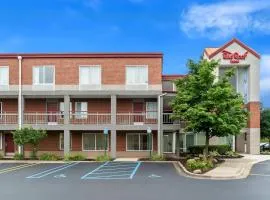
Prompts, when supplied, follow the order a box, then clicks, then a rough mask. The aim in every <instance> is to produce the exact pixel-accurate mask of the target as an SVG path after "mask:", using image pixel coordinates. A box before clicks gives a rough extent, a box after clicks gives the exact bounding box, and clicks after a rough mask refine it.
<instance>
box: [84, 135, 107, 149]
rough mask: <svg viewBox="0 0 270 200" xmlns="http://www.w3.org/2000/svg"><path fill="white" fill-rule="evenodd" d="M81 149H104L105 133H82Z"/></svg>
mask: <svg viewBox="0 0 270 200" xmlns="http://www.w3.org/2000/svg"><path fill="white" fill-rule="evenodd" d="M108 142H109V139H107V143H108ZM107 148H108V145H107ZM83 150H85V151H99V150H105V135H104V134H103V133H84V134H83Z"/></svg>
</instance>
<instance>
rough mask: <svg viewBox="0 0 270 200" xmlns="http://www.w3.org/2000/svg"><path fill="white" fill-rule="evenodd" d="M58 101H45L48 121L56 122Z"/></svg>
mask: <svg viewBox="0 0 270 200" xmlns="http://www.w3.org/2000/svg"><path fill="white" fill-rule="evenodd" d="M58 112H59V109H58V102H47V114H48V122H49V123H50V122H57V117H58Z"/></svg>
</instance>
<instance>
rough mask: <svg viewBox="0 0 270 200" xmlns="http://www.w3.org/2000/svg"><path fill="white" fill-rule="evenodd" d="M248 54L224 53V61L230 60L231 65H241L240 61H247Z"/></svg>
mask: <svg viewBox="0 0 270 200" xmlns="http://www.w3.org/2000/svg"><path fill="white" fill-rule="evenodd" d="M247 54H248V52H247V51H246V53H244V54H239V53H237V52H234V53H231V52H229V51H225V50H224V51H222V55H223V59H224V60H230V63H239V62H240V60H245V59H246V57H247Z"/></svg>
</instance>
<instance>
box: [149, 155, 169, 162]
mask: <svg viewBox="0 0 270 200" xmlns="http://www.w3.org/2000/svg"><path fill="white" fill-rule="evenodd" d="M150 160H151V161H164V160H165V157H164V156H163V155H158V154H152V156H151V158H150Z"/></svg>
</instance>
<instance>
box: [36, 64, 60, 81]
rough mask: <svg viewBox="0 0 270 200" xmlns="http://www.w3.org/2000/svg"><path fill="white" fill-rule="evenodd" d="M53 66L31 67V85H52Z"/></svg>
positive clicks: (53, 78)
mask: <svg viewBox="0 0 270 200" xmlns="http://www.w3.org/2000/svg"><path fill="white" fill-rule="evenodd" d="M54 83H55V67H54V65H43V66H34V67H33V85H54Z"/></svg>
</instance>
